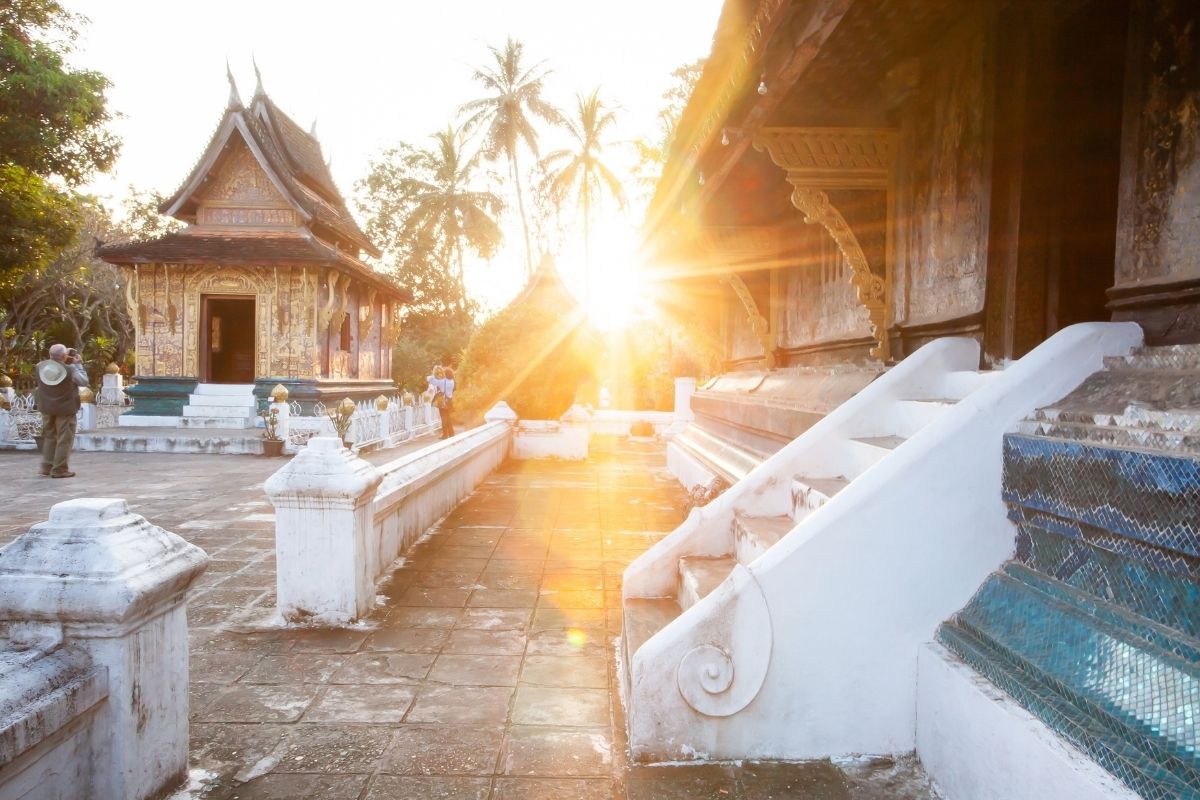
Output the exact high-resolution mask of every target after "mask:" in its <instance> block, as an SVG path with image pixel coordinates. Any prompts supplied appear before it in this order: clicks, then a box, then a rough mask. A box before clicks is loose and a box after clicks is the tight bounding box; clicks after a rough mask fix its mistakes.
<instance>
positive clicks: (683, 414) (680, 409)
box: [666, 378, 696, 436]
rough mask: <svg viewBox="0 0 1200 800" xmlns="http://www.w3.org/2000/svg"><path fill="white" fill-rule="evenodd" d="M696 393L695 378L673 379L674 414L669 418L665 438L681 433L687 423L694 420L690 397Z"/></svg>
mask: <svg viewBox="0 0 1200 800" xmlns="http://www.w3.org/2000/svg"><path fill="white" fill-rule="evenodd" d="M695 392H696V379H695V378H676V379H675V413H674V414H673V415H672V417H671V427H669V428H667V431H666V435H667V436H676V435H678V434H680V433H683V429H684V428H686V427H687V426H688V423H689V422H691V421H692V420H694V419H695V418H696V415H695V414H694V413H692V395H693V394H695Z"/></svg>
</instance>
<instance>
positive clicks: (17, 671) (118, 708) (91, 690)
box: [0, 498, 208, 800]
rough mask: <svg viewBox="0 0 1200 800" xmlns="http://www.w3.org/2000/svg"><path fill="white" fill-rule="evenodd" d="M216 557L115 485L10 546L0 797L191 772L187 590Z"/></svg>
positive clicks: (136, 787) (94, 788)
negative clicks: (133, 506)
mask: <svg viewBox="0 0 1200 800" xmlns="http://www.w3.org/2000/svg"><path fill="white" fill-rule="evenodd" d="M207 564H208V557H207V556H206V555H205V553H204V551H202V550H200V549H199V548H197V547H195V546H193V545H191V544H188V543H187V542H185V541H184V540H183V539H180V538H179V537H178V536H175V535H174V534H171V533H168V532H167V531H164V530H162V529H161V528H158V527H156V526H154V525H151V524H150V523H149V522H147V521H146V520H145V519H143V518H142V517H140V516H138V515H136V514H133V513H130V511H129V509H128V507H127V506H126V504H125V501H124V500H120V499H116V498H85V499H78V500H69V501H66V502H63V503H58V504H57V505H55V506H54V507H53V508H51V510H50V518H49V521H47V522H44V523H41V524H39V525H35V526H34V527H33V528H31V529H30V530H29V532H27V533H25V534H23V535H22V536H20V537H18V538H17V539H16V540H15V541H14V542H12V544H10V545H8V546H7V547H5V548H4V550H3V551H2V552H0V620H3V621H5V622H8V623H9V629H10V634H9V640H8V642H7V643H6V644H5V645H4V647H3V648H2V649H0V709H3V712H4V713H3V717H2V723H0V724H2V726H3V727H0V798H10V797H11V798H16V797H55V798H57V797H62V798H84V797H86V798H94V800H144V798H151V797H158V796H161V795H162V793H163V792H164V791H165V790H167V789H169V788H171V787H172V786H174V785H176V784H178V783H179V782H181V781H182V780H183V778H184V776H185V773H186V769H187V752H188V645H187V615H186V609H185V598H186V594H187V591H188V589H189V587H190V586H191V585H192V583H193V582H194V581H195V580H196V578H197V577H199V576H200V574H201V573H202V572H203V571H204V569H205V567H206V566H207Z"/></svg>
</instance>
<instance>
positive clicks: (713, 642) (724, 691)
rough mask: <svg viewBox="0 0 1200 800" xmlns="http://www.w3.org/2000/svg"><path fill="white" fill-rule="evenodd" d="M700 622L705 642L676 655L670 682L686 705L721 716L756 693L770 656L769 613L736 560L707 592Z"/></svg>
mask: <svg viewBox="0 0 1200 800" xmlns="http://www.w3.org/2000/svg"><path fill="white" fill-rule="evenodd" d="M713 594H714V595H715V597H714V598H713V599H714V600H715V601H716V602H715V604H711V603H707V602H706V608H708V609H709V611H710V614H709V618H708V620H707V622H708V623H709V624H704V625H703V631H704V638H706V639H708V641H707V642H703V643H700V644H697V645H696V646H694V647H692V648H691V649H690V650H688V651H687V652H686V653H684V654H683V656H682V657H681V658H680V659H679V665H678V667H677V668H676V671H675V682H676V685H677V686H678V687H679V693H680V695H682V696H683V699H684V700H685V701H686V702H687V704H688V705H689V706H691V707H692V708H694V709H695V710H696V711H699V712H700V713H701V714H705V715H707V716H710V717H727V716H730V715H732V714H736V713H737V712H739V711H741V710H742V709H743V708H745V707H746V706H748V705H749V704H750V702H751V701H752V700H754V698H755V697H757V696H758V692H759V690H760V689H761V688H762V685H763V682H764V681H765V680H766V677H767V668H768V666H769V665H770V661H771V644H772V638H773V636H772V631H771V614H770V610H769V609H768V607H767V600H766V597H765V596H764V595H763V592H762V588H761V587H760V586H759V585H758V581H757V580H755V578H754V575H753V574H752V573H751V572H750V571H749V570H748V569H746V568H745V567H744V566H742V565H740V564H739V565H738V566H737V567H735V568H734V571H733V572H732V573H731V575H730V578H729V579H728V580H726V581H725V583H723V584H721V586H720V587H718V589H717V590H716V591H715V592H714V593H713Z"/></svg>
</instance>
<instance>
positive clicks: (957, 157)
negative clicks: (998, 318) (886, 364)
mask: <svg viewBox="0 0 1200 800" xmlns="http://www.w3.org/2000/svg"><path fill="white" fill-rule="evenodd" d="M943 42H944V44H943V45H941V46H939V47H938V48H936V49H934V50H932V51H930V52H928V53H927V54H926V55H925V56H924V57H922V58H921V61H920V75H921V82H920V86H919V88H918V90H917V92H916V93H915V95H914V96H913V97H912V98H911V99H909V100H908V101H907V102H906V103H905V105H904V107H903V108H902V109H901V126H900V127H901V141H900V147H901V153H900V159H899V164H898V169H897V184H898V185H897V195H898V198H897V220H896V228H897V244H896V248H895V253H894V263H895V264H896V267H895V268H894V269H893V276H894V277H895V276H899V278H900V279H899V281H898V282H897V283H896V285H893V312H894V318H895V319H894V321H895V322H896V323H897V324H899V325H905V326H916V325H924V324H928V323H932V322H938V321H943V320H952V319H956V318H961V317H965V316H967V315H971V314H975V313H977V312H979V311H980V310H981V309H982V308H983V301H984V284H985V274H986V265H987V227H988V197H989V181H990V162H989V154H988V150H987V141H986V132H987V130H988V127H989V125H990V119H989V108H990V102H989V96H988V75H987V70H988V69H989V62H990V55H989V52H990V41H989V37H988V36H987V35H986V20H985V19H984V18H982V17H981V18H979V19H971V20H968V21H967V22H964V23H962V24H960V25H959V26H958V27H957V28H956V29H955V30H954V31H953V32H951V33H948V34H947V35H946V36H945V37H944V39H943Z"/></svg>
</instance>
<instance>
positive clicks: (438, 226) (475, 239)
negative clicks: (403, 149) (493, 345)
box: [399, 125, 504, 311]
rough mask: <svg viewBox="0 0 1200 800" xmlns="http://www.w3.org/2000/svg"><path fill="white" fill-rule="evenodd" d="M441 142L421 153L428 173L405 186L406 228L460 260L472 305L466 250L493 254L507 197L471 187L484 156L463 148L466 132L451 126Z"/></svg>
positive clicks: (462, 296)
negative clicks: (408, 205)
mask: <svg viewBox="0 0 1200 800" xmlns="http://www.w3.org/2000/svg"><path fill="white" fill-rule="evenodd" d="M432 138H433V140H434V142H435V145H436V146H435V147H434V148H433V149H423V150H419V151H418V152H417V157H416V161H417V165H418V166H419V167H421V168H422V169H421V172H422V173H424V174H425V175H427V176H428V177H427V178H422V177H407V178H404V179H403V180H401V181H400V185H399V189H400V190H401V191H402V193H403V194H405V195H407V196H408V197H410V198H411V199H412V208H411V211H410V212H409V214H408V218H407V219H406V220H405V223H404V230H403V233H404V235H405V236H408V237H411V238H412V239H413V240H415V241H427V242H438V243H439V244H440V250H441V256H442V261H443V263H445V264H446V265H447V266H449V265H450V264H451V263H453V264H455V266H456V267H457V271H458V286H459V310H460V311H465V310H466V307H467V290H466V284H465V282H464V278H463V251H464V250H465V249H466V248H467V247H470V248H471V249H472V250H474V251H475V252H476V253H478V254H479V255H480V256H482V257H484V258H490V257H491V256H492V254H493V253H495V251H496V248H497V247H498V246H499V245H500V240H501V232H500V225H499V223H497V221H496V216H497V215H498V214H499V213H500V212H501V211H502V210H503V209H504V202H503V201H502V200H501V199H500V198H499V197H498V196H497V195H495V194H494V193H492V192H480V191H475V190H473V189H471V188H470V187H471V183H472V179H473V177H474V173H475V170H476V169H477V168H478V166H479V158H480V157H479V155H478V154H476V155H474V156H471V157H467V156H466V155H465V154H464V153H463V134H462V131H461V130H458V131H456V130H454V128H453V127H452V126H450V125H447V126H446V129H445V130H444V131H439V132H438V133H435V134H434V135H433V137H432Z"/></svg>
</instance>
